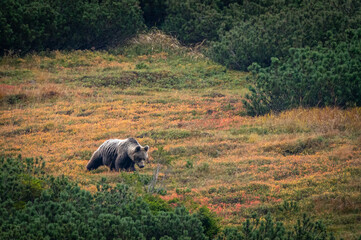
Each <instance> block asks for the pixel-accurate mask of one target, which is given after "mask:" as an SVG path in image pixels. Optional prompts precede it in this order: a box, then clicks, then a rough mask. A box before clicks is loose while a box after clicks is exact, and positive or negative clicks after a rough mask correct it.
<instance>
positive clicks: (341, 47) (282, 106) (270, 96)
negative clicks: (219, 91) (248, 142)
mask: <svg viewBox="0 0 361 240" xmlns="http://www.w3.org/2000/svg"><path fill="white" fill-rule="evenodd" d="M326 44H328V45H330V46H332V48H325V47H321V46H319V47H318V48H316V49H310V48H299V49H290V57H289V58H287V59H284V60H279V59H277V58H273V59H272V64H271V66H270V67H266V68H262V67H260V65H258V64H256V63H255V64H253V65H252V66H250V68H249V70H250V71H252V73H253V81H254V85H253V86H251V87H250V88H249V90H250V92H251V93H250V94H248V95H246V99H245V100H243V103H244V105H245V108H246V112H247V114H249V115H251V116H255V115H263V114H266V113H268V112H270V111H274V112H279V111H283V110H287V109H291V108H295V107H325V106H338V107H353V106H361V74H360V73H361V61H360V56H361V28H359V29H357V30H350V31H348V39H347V41H345V42H343V43H340V44H337V43H335V42H333V41H330V42H327V43H326Z"/></svg>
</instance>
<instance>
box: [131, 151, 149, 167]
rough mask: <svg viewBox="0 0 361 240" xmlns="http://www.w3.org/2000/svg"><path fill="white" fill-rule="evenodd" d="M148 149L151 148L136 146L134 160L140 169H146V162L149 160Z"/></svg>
mask: <svg viewBox="0 0 361 240" xmlns="http://www.w3.org/2000/svg"><path fill="white" fill-rule="evenodd" d="M148 149H149V146H148V145H147V146H145V147H142V146H136V147H135V148H134V152H133V154H132V160H133V161H134V162H135V163H136V164H137V165H138V167H140V168H144V163H145V161H147V160H148Z"/></svg>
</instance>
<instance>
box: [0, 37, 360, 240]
mask: <svg viewBox="0 0 361 240" xmlns="http://www.w3.org/2000/svg"><path fill="white" fill-rule="evenodd" d="M0 79H1V80H0V84H1V85H0V86H1V88H0V101H1V114H0V135H1V138H0V154H1V155H6V156H10V155H11V156H12V155H18V154H22V155H23V156H26V157H39V156H42V157H43V158H44V160H45V161H46V163H47V165H46V170H47V171H48V172H49V173H50V174H53V175H63V174H64V175H66V176H69V177H70V178H71V179H72V180H73V181H76V182H78V183H79V184H80V185H81V186H82V187H83V188H85V189H88V190H91V191H96V183H97V182H98V181H99V180H100V179H101V178H103V177H106V178H107V182H108V183H110V184H112V185H115V184H116V183H119V182H125V183H128V184H131V185H133V188H134V191H137V192H138V193H140V194H141V193H142V192H145V191H153V192H158V193H159V194H161V195H162V198H163V199H165V200H167V201H170V202H171V203H174V204H175V205H177V204H179V203H182V204H185V205H186V206H187V207H188V208H189V209H195V208H197V207H199V206H200V205H206V206H208V207H209V208H210V209H211V210H213V211H214V212H215V213H216V214H217V215H218V216H219V217H220V218H221V221H222V223H224V224H226V225H236V226H238V225H239V224H240V223H242V222H243V220H244V219H245V218H246V217H252V216H255V215H257V216H261V217H263V216H265V215H266V214H267V213H269V212H270V213H272V215H273V216H275V217H276V219H277V220H282V221H284V222H285V223H287V224H294V223H295V221H296V219H298V218H299V217H300V216H302V214H303V213H308V214H309V215H310V216H311V217H312V218H315V219H322V220H323V221H324V223H325V224H326V226H327V228H328V229H329V230H330V231H332V232H334V233H335V235H336V236H338V237H344V238H345V239H356V238H357V237H358V236H359V235H360V234H361V231H360V229H361V218H360V214H361V108H349V109H347V110H341V109H337V108H324V109H317V108H315V109H296V110H291V111H287V112H283V113H281V114H279V115H273V114H270V115H267V116H263V117H247V116H244V115H243V114H242V112H243V109H242V102H241V100H242V98H243V97H244V95H245V94H246V93H247V90H246V85H247V73H243V72H237V71H230V70H227V69H226V68H225V67H223V66H221V65H218V64H215V63H214V62H212V61H210V60H209V59H207V58H205V57H204V56H202V55H201V54H199V53H198V52H197V51H196V50H192V49H186V48H184V47H182V46H180V45H179V44H178V42H177V41H176V40H174V39H172V38H170V37H167V36H164V35H162V34H160V33H153V34H150V35H141V36H139V37H138V38H137V39H134V40H132V41H131V42H130V43H129V45H128V46H127V47H124V48H121V49H114V50H112V51H108V52H102V51H71V52H59V51H55V52H45V53H42V54H34V55H27V56H26V57H23V58H19V57H16V56H6V57H3V58H2V59H1V63H0ZM130 136H132V137H135V138H137V140H138V141H139V142H140V143H141V144H142V145H145V144H148V145H149V146H150V147H151V149H150V156H151V159H150V163H149V164H148V165H147V166H146V167H145V168H144V169H141V170H139V171H138V173H136V174H133V173H126V172H122V173H120V174H119V173H116V172H109V171H108V169H107V168H105V167H102V168H100V169H98V170H96V171H93V172H86V171H85V165H86V163H87V161H88V160H89V158H90V156H91V154H92V152H93V151H95V150H96V149H97V147H98V146H99V145H100V144H101V143H102V142H104V141H105V140H106V139H109V138H126V137H130ZM157 170H158V171H159V174H157ZM155 176H158V178H157V181H156V182H155V181H152V178H153V177H155Z"/></svg>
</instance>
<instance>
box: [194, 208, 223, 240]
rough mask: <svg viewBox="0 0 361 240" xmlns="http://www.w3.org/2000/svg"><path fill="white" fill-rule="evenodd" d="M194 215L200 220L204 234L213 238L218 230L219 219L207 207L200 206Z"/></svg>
mask: <svg viewBox="0 0 361 240" xmlns="http://www.w3.org/2000/svg"><path fill="white" fill-rule="evenodd" d="M195 216H196V217H197V218H198V219H199V220H200V221H201V222H202V226H203V228H204V234H205V235H206V236H207V237H208V238H209V239H213V238H214V237H215V236H216V235H217V234H218V232H220V226H219V219H218V218H217V216H216V214H215V213H213V212H211V211H210V210H209V209H208V208H207V207H201V208H199V209H198V212H197V213H196V214H195Z"/></svg>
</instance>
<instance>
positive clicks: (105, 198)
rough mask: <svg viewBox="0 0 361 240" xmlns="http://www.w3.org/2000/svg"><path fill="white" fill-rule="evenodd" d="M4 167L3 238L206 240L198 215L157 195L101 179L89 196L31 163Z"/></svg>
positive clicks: (1, 163) (8, 162)
mask: <svg viewBox="0 0 361 240" xmlns="http://www.w3.org/2000/svg"><path fill="white" fill-rule="evenodd" d="M0 167H1V169H2V171H1V172H0V180H1V185H0V188H1V189H0V190H1V191H0V200H1V201H0V238H1V239H152V238H155V239H161V238H162V237H165V236H167V237H168V238H167V239H206V236H205V235H204V234H203V227H202V222H201V221H200V220H199V219H198V217H197V216H195V215H190V214H189V212H188V211H187V210H186V209H185V208H176V209H174V210H172V209H171V208H170V207H169V206H168V205H167V204H166V203H165V202H164V201H163V200H161V199H159V198H158V197H150V196H148V197H146V199H145V200H143V199H142V198H140V197H136V196H135V195H134V194H133V193H132V192H130V190H129V188H128V186H127V185H120V184H118V185H117V186H116V187H111V186H110V185H108V184H107V183H106V179H105V178H103V179H102V180H101V182H100V183H99V185H98V186H97V189H98V191H97V192H96V193H94V194H91V193H90V192H88V191H85V190H82V189H80V187H78V186H77V185H76V184H74V183H71V182H69V181H68V179H67V178H65V177H58V178H54V177H49V176H46V175H43V172H42V169H43V167H44V165H42V164H40V163H38V161H35V162H34V160H33V159H25V160H24V159H22V158H21V157H19V158H17V159H13V158H8V159H5V158H4V157H1V158H0ZM20 201H21V202H23V203H22V204H19V202H20Z"/></svg>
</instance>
